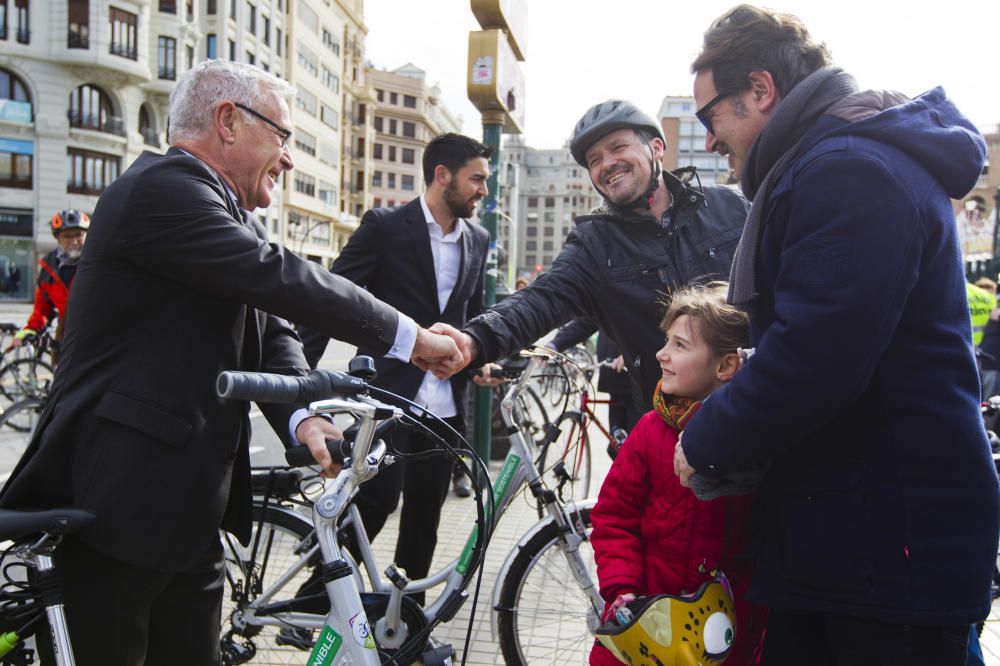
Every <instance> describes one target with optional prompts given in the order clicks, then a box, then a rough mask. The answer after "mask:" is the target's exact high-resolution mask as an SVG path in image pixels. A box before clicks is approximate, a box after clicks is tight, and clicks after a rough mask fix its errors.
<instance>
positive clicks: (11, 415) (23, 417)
mask: <svg viewBox="0 0 1000 666" xmlns="http://www.w3.org/2000/svg"><path fill="white" fill-rule="evenodd" d="M44 406H45V403H44V401H42V400H39V399H37V398H25V399H24V400H19V401H17V402H15V403H14V404H12V405H11V406H10V407H8V408H7V409H5V410H3V412H2V413H0V469H5V470H12V469H14V466H15V465H16V464H17V461H18V460H20V459H21V456H22V455H23V454H24V451H25V450H26V449H27V448H28V444H29V443H30V442H31V438H32V436H33V435H34V434H35V426H36V425H37V424H38V417H39V415H41V413H42V408H43V407H44Z"/></svg>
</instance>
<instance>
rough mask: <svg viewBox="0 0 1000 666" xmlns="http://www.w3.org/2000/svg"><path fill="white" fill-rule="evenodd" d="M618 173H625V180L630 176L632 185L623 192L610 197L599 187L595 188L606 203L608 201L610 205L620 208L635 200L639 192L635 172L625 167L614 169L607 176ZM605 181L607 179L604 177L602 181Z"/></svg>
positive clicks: (608, 193)
mask: <svg viewBox="0 0 1000 666" xmlns="http://www.w3.org/2000/svg"><path fill="white" fill-rule="evenodd" d="M619 172H623V173H625V174H626V176H625V177H626V178H628V177H629V175H631V176H632V185H631V187H629V188H628V189H627V190H625V191H621V190H619V191H618V192H617V194H615V195H614V196H612V195H611V193H610V192H609V191H608V192H606V191H605V190H604V189H603V188H600V187H598V188H597V191H598V192H600V193H601V195H602V196H603V197H604V198H605V199H607V200H608V201H610V202H611V203H613V204H617V205H619V206H621V205H623V204H627V203H628V202H630V201H632V200H633V199H635V198H636V197H637V196H639V194H640V192H639V180H638V178H636V176H635V171H634V170H633V169H632V168H631V167H627V166H626V167H624V168H621V169H615V170H614V171H612V173H611V174H609V175H614V174H616V173H619ZM606 179H607V178H606V177H605V178H602V180H606Z"/></svg>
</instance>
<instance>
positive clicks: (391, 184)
mask: <svg viewBox="0 0 1000 666" xmlns="http://www.w3.org/2000/svg"><path fill="white" fill-rule="evenodd" d="M386 175H387V176H388V183H387V184H386V187H388V188H389V189H390V190H394V189H396V174H394V173H389V174H386Z"/></svg>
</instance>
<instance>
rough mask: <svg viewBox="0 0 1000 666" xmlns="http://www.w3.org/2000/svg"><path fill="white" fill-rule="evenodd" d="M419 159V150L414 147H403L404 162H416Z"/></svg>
mask: <svg viewBox="0 0 1000 666" xmlns="http://www.w3.org/2000/svg"><path fill="white" fill-rule="evenodd" d="M416 161H417V152H416V151H415V150H413V148H403V159H402V162H403V164H415V163H416Z"/></svg>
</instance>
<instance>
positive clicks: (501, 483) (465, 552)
mask: <svg viewBox="0 0 1000 666" xmlns="http://www.w3.org/2000/svg"><path fill="white" fill-rule="evenodd" d="M520 465H521V457H520V456H517V455H515V454H513V453H510V454H508V455H507V460H505V461H504V463H503V469H501V470H500V476H498V477H497V482H496V483H495V484H493V510H492V511H487V512H486V520H488V521H492V520H493V514H494V512H496V511H498V510H499V509H500V505H501V504H502V503H503V498H504V495H506V494H507V486H509V485H510V482H511V479H513V478H514V472H516V471H517V468H518V467H520ZM478 536H479V528H478V527H474V528H473V529H472V534H470V535H469V540H468V541H466V542H465V548H464V549H462V555H461V557H459V558H458V566H456V567H455V571H457V572H458V573H460V574H461V575H463V576H464V575H465V574H466V573H468V571H469V564H470V563H471V562H472V549H473V548H475V546H476V538H477V537H478Z"/></svg>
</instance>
